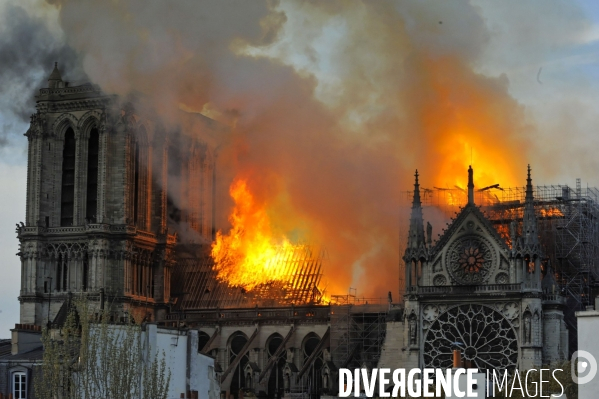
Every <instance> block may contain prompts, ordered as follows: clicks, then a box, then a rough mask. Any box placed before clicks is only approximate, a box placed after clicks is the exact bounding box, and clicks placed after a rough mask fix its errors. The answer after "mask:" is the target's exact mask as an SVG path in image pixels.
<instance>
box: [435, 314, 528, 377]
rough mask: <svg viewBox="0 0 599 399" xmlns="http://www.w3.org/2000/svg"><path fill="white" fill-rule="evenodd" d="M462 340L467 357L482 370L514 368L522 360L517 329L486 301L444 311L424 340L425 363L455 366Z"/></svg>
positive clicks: (441, 366)
mask: <svg viewBox="0 0 599 399" xmlns="http://www.w3.org/2000/svg"><path fill="white" fill-rule="evenodd" d="M456 342H459V343H460V344H462V345H461V348H462V353H463V357H464V358H465V359H467V360H471V361H472V362H473V366H476V367H477V368H478V369H479V370H486V369H512V368H515V367H516V364H517V362H518V342H517V340H516V332H515V331H514V329H513V327H512V326H511V324H510V323H509V321H508V320H507V319H506V318H505V317H504V316H503V315H502V314H501V313H499V312H497V311H495V310H493V309H491V308H489V307H487V306H483V305H460V306H456V307H454V308H451V309H449V310H448V311H447V312H445V313H443V314H441V315H440V316H439V318H438V319H437V320H435V322H434V323H432V324H431V326H430V328H429V330H428V332H427V333H426V337H425V340H424V363H425V367H430V368H451V367H452V365H453V349H454V347H456V344H455V343H456Z"/></svg>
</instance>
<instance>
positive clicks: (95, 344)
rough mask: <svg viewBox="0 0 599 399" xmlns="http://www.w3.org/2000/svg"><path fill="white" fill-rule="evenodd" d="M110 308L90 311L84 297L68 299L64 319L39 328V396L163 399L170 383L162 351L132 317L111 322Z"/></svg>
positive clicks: (54, 398)
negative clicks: (154, 350) (41, 348)
mask: <svg viewBox="0 0 599 399" xmlns="http://www.w3.org/2000/svg"><path fill="white" fill-rule="evenodd" d="M109 320H110V312H109V311H108V309H107V308H106V309H104V310H102V311H100V313H99V314H94V313H93V312H92V311H91V308H90V306H89V303H88V301H87V300H86V299H84V298H82V299H79V300H77V301H76V302H74V303H72V304H69V309H68V314H67V317H66V320H65V322H64V324H63V325H62V326H61V327H60V329H58V328H54V329H49V328H46V329H45V330H44V331H43V333H42V343H43V345H44V355H43V359H42V366H41V374H38V376H37V377H36V378H35V380H34V390H35V395H36V397H37V398H39V399H89V398H94V399H95V398H98V399H109V398H119V399H120V398H123V399H138V398H142V397H143V398H148V399H166V397H167V394H168V387H169V384H170V378H171V375H170V370H168V371H167V366H166V362H165V360H164V353H163V354H162V356H158V353H156V354H155V355H154V356H152V355H151V353H152V350H151V349H152V348H150V347H149V345H148V344H147V339H146V338H147V337H146V335H145V333H144V332H143V329H142V326H141V325H140V324H137V323H135V322H134V321H132V320H127V321H126V322H125V323H121V324H111V323H109Z"/></svg>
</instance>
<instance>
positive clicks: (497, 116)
mask: <svg viewBox="0 0 599 399" xmlns="http://www.w3.org/2000/svg"><path fill="white" fill-rule="evenodd" d="M55 3H58V4H59V5H60V22H61V26H62V28H63V29H64V31H65V33H66V42H67V44H68V45H69V46H70V47H71V48H73V49H75V50H76V51H77V52H79V54H81V57H82V63H83V67H84V69H85V72H86V73H87V74H88V76H89V77H90V78H91V79H92V81H94V82H95V83H98V84H100V85H101V86H102V88H103V89H104V90H105V91H107V92H111V93H117V94H122V95H127V94H129V93H130V92H132V91H138V92H141V93H143V94H144V95H145V96H147V98H148V99H149V101H150V102H151V103H152V105H153V106H154V107H155V108H156V109H158V110H159V111H160V113H161V115H162V116H163V117H164V118H165V119H167V120H170V121H171V122H176V120H177V115H179V114H178V112H179V111H178V109H179V108H180V107H183V108H185V109H188V110H196V111H204V112H208V113H209V114H210V115H212V116H215V117H216V118H218V119H220V120H223V121H225V122H226V123H228V124H230V126H231V135H230V136H229V139H228V141H227V142H226V143H224V144H223V146H222V148H221V156H220V159H219V161H220V163H221V164H220V165H219V166H218V170H219V172H220V183H221V184H223V185H225V186H226V185H228V184H229V183H230V181H231V180H232V179H233V178H234V177H237V178H244V179H246V180H247V181H248V185H249V187H250V188H251V190H252V193H253V194H254V195H255V197H256V201H257V202H258V203H260V204H262V205H263V206H264V207H265V208H267V209H268V212H269V215H270V216H271V218H272V220H274V221H275V222H276V223H277V227H278V228H279V230H280V231H282V232H284V233H286V234H288V235H290V236H297V237H301V238H305V239H308V240H311V241H316V242H319V243H321V244H323V245H325V246H326V247H327V248H328V252H329V257H330V269H329V270H328V271H327V274H328V276H329V278H330V280H331V283H330V286H329V288H330V289H331V290H332V291H333V293H341V292H344V291H345V290H346V289H347V287H349V286H354V287H355V286H356V284H357V286H358V288H359V290H360V292H361V293H363V294H367V295H378V296H380V295H385V294H386V292H387V291H389V290H395V289H396V287H397V280H398V277H399V270H398V269H399V268H398V264H399V260H400V259H399V256H400V254H399V251H398V247H399V239H398V235H399V233H398V230H399V228H398V221H399V219H400V216H401V215H400V212H402V211H403V210H400V209H399V207H398V204H399V202H400V196H401V193H400V191H401V190H402V189H409V188H410V187H411V184H412V181H411V180H412V175H413V170H414V169H415V168H419V169H421V172H423V173H422V183H423V184H424V185H426V186H428V187H431V186H433V185H441V186H449V187H453V185H456V184H458V185H460V184H461V185H462V186H463V182H464V180H465V178H466V174H465V171H466V168H467V165H468V163H469V161H470V156H469V154H470V148H472V147H473V148H474V155H475V168H476V169H475V170H476V176H477V179H478V180H477V183H479V184H483V183H489V184H494V183H498V181H495V180H496V179H501V180H500V181H499V182H501V183H504V184H505V183H507V184H508V185H514V184H515V183H517V184H519V185H520V184H521V183H520V182H522V183H523V182H524V177H525V164H526V159H527V156H528V153H529V152H528V151H529V150H530V149H531V146H530V145H529V144H530V143H529V142H528V140H527V137H529V135H530V133H531V132H534V124H533V121H531V120H529V119H528V118H527V115H526V112H525V109H524V107H523V106H522V105H521V104H519V103H518V102H517V101H516V100H515V99H514V98H513V97H512V96H511V95H510V93H509V90H510V81H509V79H508V77H507V76H505V75H501V74H494V75H492V76H488V75H484V74H482V73H480V72H478V70H477V67H478V66H479V63H480V59H481V56H482V55H483V54H485V52H486V46H488V44H489V40H490V39H489V38H490V37H491V34H492V32H491V30H490V29H489V27H488V26H487V24H486V19H485V18H484V17H483V15H482V14H481V12H480V8H479V7H477V6H473V5H472V3H471V2H468V1H453V2H435V3H428V2H392V1H376V2H359V1H352V2H348V1H327V2H318V1H306V2H281V3H278V2H266V1H265V2H259V1H221V0H219V1H215V0H213V1H202V2H197V1H179V2H176V3H167V2H158V1H141V0H131V1H120V2H105V1H92V2H85V3H82V2H75V1H67V0H63V1H56V2H55ZM191 131H192V132H193V126H192V127H191ZM506 154H511V155H514V156H511V157H510V156H506ZM515 154H517V156H515ZM483 166H486V168H485V167H483ZM222 191H225V192H226V190H222ZM219 205H220V206H221V210H222V209H223V208H224V209H225V210H227V205H228V204H227V203H226V202H225V200H224V199H222V200H221V201H219ZM221 219H222V220H226V212H223V214H222V215H221ZM220 227H226V225H225V223H221V226H220ZM435 228H436V230H435V232H438V231H439V228H438V227H437V226H435Z"/></svg>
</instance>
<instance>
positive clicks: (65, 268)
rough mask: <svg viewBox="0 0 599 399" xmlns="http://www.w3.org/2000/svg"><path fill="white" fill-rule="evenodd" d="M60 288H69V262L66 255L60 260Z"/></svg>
mask: <svg viewBox="0 0 599 399" xmlns="http://www.w3.org/2000/svg"><path fill="white" fill-rule="evenodd" d="M62 290H63V291H68V290H69V262H68V258H66V257H65V258H64V260H63V262H62Z"/></svg>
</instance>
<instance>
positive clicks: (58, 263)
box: [50, 255, 62, 291]
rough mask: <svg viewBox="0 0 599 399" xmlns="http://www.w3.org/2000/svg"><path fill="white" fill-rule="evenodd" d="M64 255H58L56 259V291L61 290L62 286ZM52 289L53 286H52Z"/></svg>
mask: <svg viewBox="0 0 599 399" xmlns="http://www.w3.org/2000/svg"><path fill="white" fill-rule="evenodd" d="M61 283H62V255H58V260H57V261H56V291H60V288H61V287H62V284H61ZM50 289H52V287H50Z"/></svg>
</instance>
